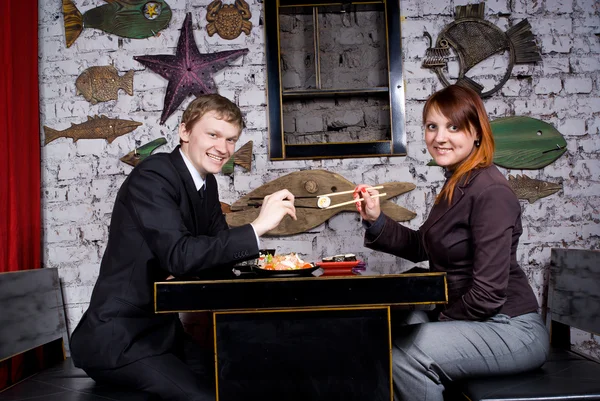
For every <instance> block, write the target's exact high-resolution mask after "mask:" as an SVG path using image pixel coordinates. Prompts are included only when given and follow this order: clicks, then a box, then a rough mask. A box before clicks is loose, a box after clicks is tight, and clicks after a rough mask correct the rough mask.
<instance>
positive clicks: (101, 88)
mask: <svg viewBox="0 0 600 401" xmlns="http://www.w3.org/2000/svg"><path fill="white" fill-rule="evenodd" d="M133 73H134V71H133V70H129V71H127V72H126V73H125V75H123V76H119V72H118V71H117V69H116V68H115V67H113V66H112V65H106V66H102V67H90V68H88V69H87V70H85V71H83V72H82V73H81V75H79V76H78V77H77V80H76V81H75V87H76V88H77V94H78V95H80V94H81V95H83V97H85V100H87V101H88V102H90V103H92V104H96V103H98V102H106V101H109V100H117V98H118V96H119V89H123V90H124V91H125V92H127V94H128V95H129V96H133Z"/></svg>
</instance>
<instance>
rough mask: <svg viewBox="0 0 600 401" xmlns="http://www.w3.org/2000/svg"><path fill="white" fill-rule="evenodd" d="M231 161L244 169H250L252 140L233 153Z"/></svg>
mask: <svg viewBox="0 0 600 401" xmlns="http://www.w3.org/2000/svg"><path fill="white" fill-rule="evenodd" d="M233 156H234V157H233V162H234V163H235V164H237V165H238V166H241V167H243V168H245V169H246V170H248V171H250V170H252V141H248V142H246V143H245V144H244V146H242V147H241V148H239V149H238V150H237V152H235V153H234V154H233Z"/></svg>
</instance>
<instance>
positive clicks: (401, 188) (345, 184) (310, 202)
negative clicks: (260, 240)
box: [225, 170, 416, 235]
mask: <svg viewBox="0 0 600 401" xmlns="http://www.w3.org/2000/svg"><path fill="white" fill-rule="evenodd" d="M379 185H383V186H384V188H385V193H386V195H385V196H383V197H381V210H382V211H383V212H384V213H385V214H386V215H388V216H390V217H391V218H392V219H394V220H396V221H407V220H410V219H412V218H414V217H415V216H416V214H415V213H414V212H412V211H410V210H408V209H405V208H403V207H401V206H398V205H396V204H395V203H394V202H392V201H389V200H388V199H390V198H393V197H396V196H398V195H401V194H403V193H405V192H409V191H412V190H413V189H415V185H414V184H412V183H409V182H387V183H383V184H379ZM355 187H356V185H355V184H353V183H352V182H350V181H348V180H347V179H345V178H344V177H342V176H340V175H339V174H335V173H332V172H330V171H326V170H304V171H296V172H294V173H291V174H287V175H284V176H283V177H279V178H277V179H275V180H273V181H271V182H268V183H266V184H264V185H262V186H260V187H259V188H257V189H255V190H254V191H251V192H250V193H248V194H247V195H245V196H244V197H242V198H240V199H239V200H237V201H235V202H234V203H233V204H232V205H231V206H230V209H231V212H230V213H227V214H226V215H225V218H226V220H227V223H228V224H229V225H230V226H232V227H237V226H240V225H243V224H247V223H250V222H252V221H253V220H254V219H256V218H257V217H258V214H259V212H260V207H259V206H257V202H256V201H255V200H254V199H255V198H256V199H262V198H263V197H265V196H266V195H269V194H271V193H273V192H275V191H278V190H280V189H283V188H287V189H289V190H290V192H292V193H293V194H294V196H295V197H296V199H295V201H294V205H295V206H296V217H297V218H298V220H293V219H292V218H291V217H289V216H286V217H285V218H284V219H283V220H282V221H281V224H279V226H278V227H277V228H275V229H273V230H272V231H269V233H268V234H269V235H292V234H299V233H302V232H306V231H308V230H310V229H311V228H314V227H316V226H318V225H320V224H323V223H324V222H326V221H327V220H328V219H330V218H331V217H333V216H334V215H336V214H338V213H340V212H356V208H355V206H354V202H352V203H351V204H349V205H346V206H343V207H338V208H334V209H321V208H319V207H318V206H317V195H319V194H327V193H332V192H342V191H348V190H353V189H354V188H355ZM345 196H347V198H346V197H345ZM338 198H343V199H340V201H342V200H352V194H347V195H340V196H339V197H338ZM258 203H260V202H258Z"/></svg>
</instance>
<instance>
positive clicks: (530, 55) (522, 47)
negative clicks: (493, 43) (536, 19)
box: [506, 19, 542, 63]
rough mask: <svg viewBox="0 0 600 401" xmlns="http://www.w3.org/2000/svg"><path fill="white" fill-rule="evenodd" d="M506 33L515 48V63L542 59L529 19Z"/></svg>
mask: <svg viewBox="0 0 600 401" xmlns="http://www.w3.org/2000/svg"><path fill="white" fill-rule="evenodd" d="M506 35H507V36H508V40H509V41H510V42H511V43H512V45H513V48H514V50H515V63H535V62H537V61H541V60H542V56H540V52H539V50H538V47H537V45H536V44H535V38H534V36H533V33H532V32H531V25H530V24H529V21H527V19H524V20H523V21H520V22H519V23H518V24H516V25H515V26H513V27H511V28H509V29H508V30H507V31H506Z"/></svg>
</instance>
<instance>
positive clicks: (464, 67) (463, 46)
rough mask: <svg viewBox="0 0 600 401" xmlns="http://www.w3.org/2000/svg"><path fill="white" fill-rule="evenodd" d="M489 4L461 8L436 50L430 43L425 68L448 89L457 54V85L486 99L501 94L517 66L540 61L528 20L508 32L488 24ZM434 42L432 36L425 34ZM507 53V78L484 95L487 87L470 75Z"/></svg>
mask: <svg viewBox="0 0 600 401" xmlns="http://www.w3.org/2000/svg"><path fill="white" fill-rule="evenodd" d="M484 5H485V3H479V4H469V5H466V6H457V7H456V12H455V20H454V22H452V23H450V24H448V25H447V26H446V27H445V28H444V29H442V31H441V32H440V33H439V35H438V37H437V40H436V43H435V46H432V43H430V47H429V49H427V51H426V54H425V57H424V58H423V63H422V66H423V67H424V68H430V69H432V70H433V71H435V73H436V74H437V76H438V78H439V79H440V81H441V82H442V83H443V84H444V86H448V85H450V84H451V82H450V80H449V79H448V76H447V72H448V71H447V70H448V68H447V67H448V62H449V58H450V55H451V50H453V51H454V52H455V53H456V55H457V56H458V63H459V72H458V79H457V80H456V82H454V83H455V84H456V85H461V86H466V87H469V88H471V89H473V90H475V91H476V92H477V93H479V94H480V96H481V97H482V98H484V97H488V96H491V95H492V94H493V93H495V92H496V91H498V90H499V89H500V88H501V87H502V86H503V85H504V84H505V83H506V81H508V79H509V78H510V74H511V72H512V68H513V65H514V64H523V63H532V62H537V61H540V60H541V59H542V58H541V56H540V53H539V50H538V47H537V45H536V44H535V37H534V36H533V34H532V33H531V25H530V24H529V22H528V21H527V20H526V19H524V20H522V21H520V22H518V23H517V24H515V25H514V26H512V27H511V28H509V29H508V30H507V31H506V32H504V31H503V30H501V29H500V28H498V27H497V26H496V25H494V24H492V23H491V22H488V21H486V20H484V18H483V15H484ZM425 36H427V37H428V38H429V39H430V41H431V35H430V34H429V33H427V32H425ZM504 51H508V53H509V54H508V64H507V66H506V70H505V72H504V75H503V76H502V78H501V79H500V80H499V82H498V83H496V85H495V86H494V87H493V88H491V89H489V90H486V91H484V89H485V88H484V86H483V85H481V84H480V83H478V82H476V81H475V80H474V79H473V78H472V77H469V76H467V73H468V72H469V71H470V70H471V69H472V68H473V67H474V66H476V65H477V64H479V63H481V62H482V61H484V60H486V59H488V58H490V57H492V56H494V55H496V54H500V53H502V52H504Z"/></svg>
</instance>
